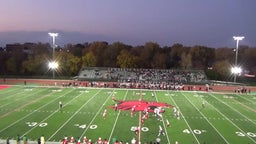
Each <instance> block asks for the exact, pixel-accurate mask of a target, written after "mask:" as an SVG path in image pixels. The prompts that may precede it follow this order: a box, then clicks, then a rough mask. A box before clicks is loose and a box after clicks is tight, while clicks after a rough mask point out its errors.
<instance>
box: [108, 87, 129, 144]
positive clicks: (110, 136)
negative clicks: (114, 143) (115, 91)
mask: <svg viewBox="0 0 256 144" xmlns="http://www.w3.org/2000/svg"><path fill="white" fill-rule="evenodd" d="M127 93H128V91H126V94H125V97H124V99H123V100H125V99H126V97H127ZM120 113H121V110H119V111H118V114H117V117H116V120H115V123H114V126H113V128H112V130H111V133H110V135H109V138H108V139H109V140H110V139H111V138H112V135H113V132H114V130H115V127H116V123H117V120H118V118H119V115H120Z"/></svg>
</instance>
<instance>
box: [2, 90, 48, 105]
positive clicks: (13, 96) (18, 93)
mask: <svg viewBox="0 0 256 144" xmlns="http://www.w3.org/2000/svg"><path fill="white" fill-rule="evenodd" d="M41 91H43V89H41V90H38V91H36V92H34V93H31V94H29V95H25V96H24V95H21V94H22V93H24V91H23V92H17V93H15V94H14V95H11V96H7V97H8V99H9V100H8V99H7V100H8V101H9V102H8V103H5V104H4V105H1V106H0V108H2V107H5V106H7V105H9V104H12V103H13V102H16V101H20V99H24V98H28V97H32V96H34V95H35V94H37V93H39V92H41ZM17 95H21V96H20V97H19V98H17V97H16V96H17ZM1 100H3V99H1Z"/></svg>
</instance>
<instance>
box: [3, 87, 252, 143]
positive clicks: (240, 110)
mask: <svg viewBox="0 0 256 144" xmlns="http://www.w3.org/2000/svg"><path fill="white" fill-rule="evenodd" d="M152 94H153V95H152ZM113 96H114V99H115V100H113ZM59 102H61V103H62V108H61V109H60V108H59ZM115 103H117V104H118V105H117V110H115V107H114V106H115ZM162 104H167V105H166V106H165V105H163V106H162ZM159 105H161V108H162V109H164V112H163V113H161V114H162V116H163V117H162V120H161V118H159V117H158V116H155V115H154V113H153V112H152V111H150V112H149V117H148V119H144V121H142V120H141V119H142V118H143V116H144V112H143V109H145V108H149V107H150V108H151V109H152V108H154V107H158V106H159ZM168 105H171V106H170V107H168ZM133 106H135V107H136V108H135V109H136V110H135V111H134V112H133V111H132V110H131V109H132V107H133ZM173 107H175V108H176V109H177V111H178V115H177V113H174V108H173ZM104 111H106V112H105V114H106V115H105V117H104V116H103V115H104ZM168 122H169V125H168ZM137 127H140V131H137ZM159 127H161V128H162V130H163V131H162V133H159V129H160V128H159ZM18 134H19V135H20V136H21V137H23V136H25V135H26V136H27V137H28V138H29V140H30V141H37V139H38V137H40V136H41V135H44V137H45V140H46V141H47V143H52V142H59V143H61V140H62V139H63V138H64V137H68V138H70V137H72V136H73V137H75V138H79V139H80V140H81V141H82V140H83V137H84V136H86V137H87V139H91V140H92V141H93V142H96V141H97V140H98V138H99V137H101V138H102V139H108V140H109V142H110V143H112V142H113V141H116V140H118V141H123V143H126V142H128V143H131V140H132V138H135V139H137V140H140V141H141V143H142V144H144V143H146V142H148V143H149V142H155V141H156V138H157V137H159V138H160V139H161V143H162V144H174V143H175V141H178V142H179V144H255V143H256V96H255V95H252V94H248V95H246V94H228V93H213V92H209V93H207V92H194V91H189V92H188V91H169V90H168V91H167V90H145V89H143V90H140V89H110V88H61V87H37V86H35V87H32V86H31V87H29V86H27V87H24V86H11V87H3V88H2V89H0V139H7V138H10V139H13V140H14V139H15V137H16V136H17V135H18Z"/></svg>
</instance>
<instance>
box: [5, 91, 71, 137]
mask: <svg viewBox="0 0 256 144" xmlns="http://www.w3.org/2000/svg"><path fill="white" fill-rule="evenodd" d="M68 93H69V92H67V93H66V94H68ZM66 94H64V95H66ZM47 95H49V94H47ZM56 99H59V97H56V98H55V99H54V100H53V101H55V100H56ZM49 104H50V102H49V103H46V104H44V105H42V106H41V107H39V108H37V109H36V110H34V111H33V112H31V113H29V114H27V115H26V116H24V117H22V118H20V119H18V120H17V121H15V122H14V123H12V124H10V125H9V126H7V127H5V128H4V129H2V130H1V131H0V133H1V132H3V131H4V130H6V129H8V128H9V127H11V126H13V125H15V124H16V123H18V122H20V121H22V120H23V119H25V118H27V117H29V116H30V115H32V114H34V113H35V112H37V111H38V110H40V109H41V108H43V107H45V106H47V105H49Z"/></svg>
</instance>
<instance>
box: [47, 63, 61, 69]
mask: <svg viewBox="0 0 256 144" xmlns="http://www.w3.org/2000/svg"><path fill="white" fill-rule="evenodd" d="M48 66H49V68H50V69H52V70H55V69H57V68H58V66H59V64H58V63H57V62H55V61H52V62H49V64H48Z"/></svg>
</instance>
